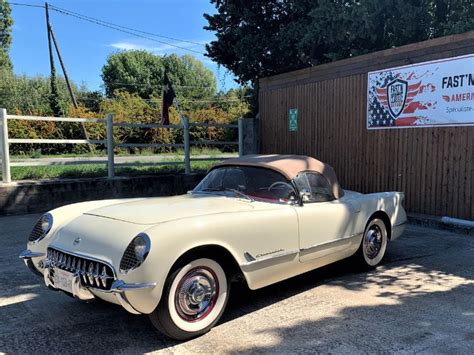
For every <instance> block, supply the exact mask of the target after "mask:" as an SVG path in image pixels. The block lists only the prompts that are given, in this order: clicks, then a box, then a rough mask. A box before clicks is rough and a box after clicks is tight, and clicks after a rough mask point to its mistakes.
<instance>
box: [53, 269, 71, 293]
mask: <svg viewBox="0 0 474 355" xmlns="http://www.w3.org/2000/svg"><path fill="white" fill-rule="evenodd" d="M73 280H74V274H73V273H72V272H67V271H64V270H61V269H57V268H56V269H54V276H53V282H54V287H56V288H59V289H61V290H64V291H67V292H69V293H72V282H73Z"/></svg>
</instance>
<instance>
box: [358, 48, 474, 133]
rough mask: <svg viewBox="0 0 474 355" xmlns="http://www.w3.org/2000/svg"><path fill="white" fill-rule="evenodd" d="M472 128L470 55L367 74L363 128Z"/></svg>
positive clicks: (473, 77) (473, 80) (472, 69)
mask: <svg viewBox="0 0 474 355" xmlns="http://www.w3.org/2000/svg"><path fill="white" fill-rule="evenodd" d="M460 125H474V54H470V55H465V56H461V57H455V58H447V59H441V60H435V61H430V62H425V63H419V64H413V65H406V66H403V67H397V68H391V69H384V70H379V71H374V72H370V73H369V75H368V92H367V128H368V129H383V128H405V127H433V126H460Z"/></svg>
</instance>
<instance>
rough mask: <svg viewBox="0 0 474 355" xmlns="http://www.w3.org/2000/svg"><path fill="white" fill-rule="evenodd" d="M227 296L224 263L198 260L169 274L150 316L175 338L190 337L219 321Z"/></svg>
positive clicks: (157, 324) (155, 323) (161, 328)
mask: <svg viewBox="0 0 474 355" xmlns="http://www.w3.org/2000/svg"><path fill="white" fill-rule="evenodd" d="M228 298H229V282H228V280H227V276H226V274H225V271H224V269H223V268H222V267H221V265H220V264H219V263H218V262H216V261H215V260H212V259H207V258H200V259H195V260H192V261H190V262H188V263H186V264H185V265H184V266H182V267H181V268H178V269H177V270H175V271H174V272H172V273H171V274H170V275H169V277H168V279H167V281H166V285H165V289H164V293H163V296H162V298H161V301H160V304H159V305H158V307H157V308H156V309H155V311H153V313H152V314H150V319H151V321H152V323H153V324H154V325H155V327H156V328H158V330H160V331H161V332H162V333H164V334H165V335H167V336H169V337H171V338H173V339H177V340H186V339H191V338H194V337H196V336H199V335H201V334H204V333H206V332H208V331H209V330H210V329H211V328H212V327H213V326H214V325H215V324H216V323H217V321H218V320H219V318H220V317H221V316H222V313H223V312H224V309H225V306H226V304H227V300H228Z"/></svg>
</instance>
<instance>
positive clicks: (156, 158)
mask: <svg viewBox="0 0 474 355" xmlns="http://www.w3.org/2000/svg"><path fill="white" fill-rule="evenodd" d="M237 156H238V154H232V153H229V154H225V153H224V154H219V155H218V156H214V155H193V156H191V159H201V160H204V159H214V158H216V157H218V158H224V159H225V158H235V157H237ZM183 160H184V156H182V155H169V154H156V155H126V156H115V158H114V161H115V164H125V163H136V162H140V163H164V162H167V161H183ZM12 162H14V163H15V164H16V166H40V165H76V164H105V163H107V157H104V156H102V157H72V158H37V159H12Z"/></svg>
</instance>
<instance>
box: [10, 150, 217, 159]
mask: <svg viewBox="0 0 474 355" xmlns="http://www.w3.org/2000/svg"><path fill="white" fill-rule="evenodd" d="M158 154H159V155H166V156H172V157H174V156H182V155H184V150H183V149H177V150H175V151H173V152H164V153H157V152H155V151H154V150H153V149H151V148H145V149H141V150H137V151H136V152H134V153H132V152H130V151H129V150H119V151H118V152H117V153H116V156H130V155H134V156H145V155H147V156H149V155H158ZM221 154H223V152H222V151H221V150H219V149H217V148H207V147H202V148H200V147H191V155H209V156H211V157H216V156H219V155H221ZM102 156H107V152H106V151H105V150H94V151H91V152H84V153H69V154H42V153H41V150H35V151H31V152H28V153H25V154H17V155H11V156H10V159H11V160H21V159H39V158H78V157H102Z"/></svg>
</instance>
